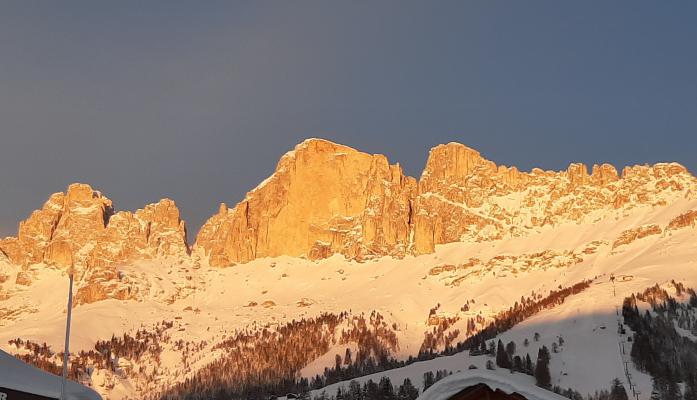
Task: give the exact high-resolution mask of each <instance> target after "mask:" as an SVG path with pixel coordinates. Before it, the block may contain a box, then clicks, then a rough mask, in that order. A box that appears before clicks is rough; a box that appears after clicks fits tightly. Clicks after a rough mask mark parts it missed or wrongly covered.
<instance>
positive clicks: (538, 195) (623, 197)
mask: <svg viewBox="0 0 697 400" xmlns="http://www.w3.org/2000/svg"><path fill="white" fill-rule="evenodd" d="M695 188H697V182H696V180H695V178H694V177H693V176H692V175H690V173H689V172H688V171H687V170H686V169H685V168H684V167H683V166H681V165H679V164H676V163H661V164H656V165H653V166H648V165H643V166H633V167H627V168H625V169H624V170H623V172H622V175H621V176H620V175H619V174H618V173H617V170H616V169H615V167H613V166H612V165H609V164H602V165H594V166H593V167H592V168H591V172H590V173H589V169H588V167H587V166H586V165H585V164H581V163H573V164H570V165H569V167H568V168H567V169H566V170H565V171H560V172H554V171H543V170H541V169H538V168H535V169H533V170H532V171H531V172H521V171H519V170H518V169H517V168H516V167H507V166H503V165H496V164H495V163H494V162H492V161H490V160H487V159H485V158H484V157H482V156H481V154H480V153H479V152H478V151H476V150H474V149H471V148H469V147H467V146H464V145H462V144H459V143H448V144H445V145H439V146H436V147H435V148H433V149H432V150H431V151H430V153H429V157H428V161H427V163H426V167H425V169H424V171H423V173H422V175H421V178H420V179H419V181H418V183H417V182H416V180H415V179H413V178H411V177H408V176H405V175H404V174H403V173H402V170H401V168H400V167H399V165H391V164H389V162H388V161H387V159H386V158H385V157H384V156H382V155H371V154H367V153H362V152H359V151H357V150H355V149H352V148H350V147H346V146H342V145H338V144H335V143H332V142H328V141H325V140H320V139H310V140H307V141H305V142H303V143H301V144H299V145H298V146H297V147H296V148H295V150H294V151H291V152H289V153H287V154H286V155H284V156H283V157H282V158H281V160H280V161H279V163H278V166H277V168H276V171H275V172H274V173H273V174H272V175H271V176H270V177H269V178H268V179H267V180H266V181H264V182H263V183H261V184H260V185H259V186H258V187H257V188H256V189H254V190H252V191H251V192H249V193H248V194H247V196H246V198H245V199H244V200H243V201H242V202H241V203H239V204H238V205H236V206H235V207H234V208H231V209H229V208H228V207H227V206H226V205H221V208H220V210H219V212H218V214H216V215H214V216H213V217H212V218H211V219H209V220H208V222H206V224H205V225H204V226H203V228H202V229H201V231H200V232H199V234H198V236H197V238H196V244H195V248H196V249H197V250H198V251H200V253H201V254H203V256H204V257H205V258H208V260H209V263H210V265H212V266H225V265H230V264H234V263H236V262H246V261H250V260H253V259H255V258H260V257H274V256H280V255H288V256H304V257H307V258H310V259H318V258H326V257H329V256H331V255H333V254H341V255H344V256H345V257H347V258H350V259H357V260H362V259H365V258H370V257H375V256H383V255H389V256H397V257H403V256H406V255H411V254H414V255H418V254H425V253H431V252H433V251H434V250H435V246H436V245H439V244H445V243H452V242H458V241H491V240H499V239H503V238H505V237H515V236H522V235H526V234H529V233H531V232H536V231H539V230H540V229H544V228H545V227H553V226H555V225H558V224H562V223H569V222H575V223H580V222H582V221H584V220H587V219H592V220H594V221H595V220H600V219H603V218H606V217H608V216H611V215H616V214H617V213H628V212H631V210H632V209H634V208H636V207H641V206H649V207H651V206H660V205H665V204H667V202H671V201H675V200H676V199H679V198H683V197H689V196H693V197H694V196H695V194H697V190H695Z"/></svg>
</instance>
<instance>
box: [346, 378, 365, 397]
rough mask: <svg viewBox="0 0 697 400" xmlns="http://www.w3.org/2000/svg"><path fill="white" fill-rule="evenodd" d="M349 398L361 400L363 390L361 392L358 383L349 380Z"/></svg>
mask: <svg viewBox="0 0 697 400" xmlns="http://www.w3.org/2000/svg"><path fill="white" fill-rule="evenodd" d="M347 397H348V399H349V400H363V392H361V385H360V383H358V382H356V381H355V380H354V381H351V382H349V388H348V395H347Z"/></svg>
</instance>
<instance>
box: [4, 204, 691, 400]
mask: <svg viewBox="0 0 697 400" xmlns="http://www.w3.org/2000/svg"><path fill="white" fill-rule="evenodd" d="M695 209H697V201H695V200H688V199H678V200H676V201H674V202H673V203H670V204H667V205H662V206H655V205H654V206H649V205H644V206H637V207H635V208H634V209H633V210H632V212H631V213H627V212H626V211H624V210H620V211H618V212H616V213H614V214H611V215H607V216H605V217H604V218H602V219H599V220H597V221H595V222H589V221H586V222H583V223H580V222H570V223H565V224H560V225H556V226H546V227H544V228H543V229H540V231H539V232H537V233H533V234H529V235H526V236H521V237H511V238H507V239H502V240H496V241H489V242H473V243H451V244H446V245H439V246H438V247H437V248H436V251H435V252H434V253H432V254H425V255H420V256H406V257H404V258H403V259H395V258H391V257H382V258H378V259H375V260H371V261H367V262H363V263H359V262H355V261H347V260H346V259H345V258H344V257H342V256H340V255H334V256H332V257H330V258H328V259H323V260H319V261H310V260H306V259H302V258H292V257H287V256H282V257H277V258H262V259H256V260H253V261H251V262H249V263H246V264H239V265H236V266H234V267H230V268H224V269H218V268H210V267H208V266H207V265H206V264H205V262H204V263H201V264H199V263H197V262H194V261H193V259H192V260H186V259H185V260H182V259H176V258H171V259H167V258H158V259H154V260H149V261H138V262H134V263H131V264H127V265H122V266H119V267H117V270H116V273H117V275H118V282H117V284H118V285H119V286H120V288H122V289H123V290H126V291H127V292H128V293H129V296H128V299H129V300H117V299H106V300H102V301H97V302H93V303H89V304H81V305H79V306H77V308H76V309H75V310H74V314H73V315H74V317H73V344H72V348H73V350H74V351H75V352H79V351H81V350H83V351H88V350H94V348H95V343H96V342H97V341H99V340H110V339H111V338H112V335H115V336H116V337H122V336H123V335H124V334H129V335H131V336H134V337H135V335H136V332H137V331H144V332H155V331H157V332H158V333H157V340H158V344H159V347H161V349H156V350H148V351H145V352H141V353H138V354H135V355H132V356H130V357H128V356H123V355H118V354H107V356H108V358H109V359H108V362H106V364H104V363H95V365H94V370H93V371H91V373H90V374H85V375H84V376H82V377H81V379H82V380H84V381H86V382H90V383H91V384H92V385H93V386H94V388H95V389H96V390H97V391H99V392H100V393H102V394H105V395H106V396H107V397H108V398H110V399H120V398H125V397H130V398H142V397H143V396H144V394H145V393H153V392H156V391H157V390H163V389H166V388H168V387H170V386H171V385H172V384H174V383H176V382H181V381H183V380H184V379H186V378H187V377H192V376H193V374H194V373H195V372H196V371H197V370H199V369H200V368H203V367H204V366H206V365H207V364H209V363H211V362H213V361H215V360H217V359H219V358H220V357H222V356H223V354H224V352H225V351H226V350H225V349H223V348H220V347H216V344H219V343H221V342H222V341H224V340H225V338H228V337H229V336H231V335H233V333H234V332H235V331H239V330H244V329H247V330H248V331H249V332H252V331H255V330H260V329H263V328H265V327H266V328H268V329H271V330H273V329H276V328H277V327H279V326H281V325H284V324H285V323H287V322H289V321H292V320H294V319H295V320H299V319H300V318H303V317H305V318H310V317H316V316H318V315H319V314H321V313H322V312H332V313H335V314H339V313H341V312H344V311H346V312H350V313H351V315H356V316H357V315H360V314H361V313H365V314H366V315H367V314H370V313H371V312H372V311H377V312H379V313H380V314H381V315H382V316H383V317H384V319H385V323H386V326H388V327H390V329H392V330H394V333H395V334H396V337H397V340H398V346H397V348H396V349H395V351H394V355H395V356H396V357H398V358H401V359H405V358H407V357H408V356H410V355H411V356H414V355H416V354H417V353H418V352H419V350H420V348H421V346H422V344H423V341H424V337H425V333H426V332H433V330H434V328H435V327H436V326H438V324H439V323H440V322H442V321H444V320H448V321H449V322H448V327H447V329H446V331H445V333H446V334H447V333H451V334H453V335H455V337H454V339H453V340H454V341H455V342H457V341H461V340H464V339H465V338H466V332H467V324H468V321H469V320H470V319H471V318H477V317H478V316H479V319H478V322H477V323H476V329H481V328H482V327H483V326H485V324H486V323H488V322H490V321H491V319H492V318H493V317H494V316H495V315H496V314H497V313H498V312H499V311H501V310H504V309H508V308H509V307H511V306H512V305H513V304H514V303H515V302H516V301H520V299H521V297H530V296H531V295H532V294H533V293H534V294H535V295H536V296H539V295H546V294H547V293H549V291H550V290H554V289H557V288H559V287H560V286H562V287H567V286H570V285H573V284H575V283H577V282H580V281H583V280H585V279H594V281H593V285H592V286H591V288H589V289H588V290H586V291H584V292H582V293H580V294H578V295H575V296H571V297H570V298H568V299H567V301H566V302H565V303H564V304H563V305H560V306H558V307H555V308H553V309H549V310H546V311H543V312H541V313H539V314H537V315H536V316H534V317H533V318H530V319H528V320H526V321H524V322H523V323H521V324H519V325H517V326H516V327H514V328H513V329H512V330H510V331H508V332H506V333H505V334H503V335H502V337H501V338H502V339H503V340H504V341H506V342H507V341H509V340H515V342H516V343H517V347H518V352H523V351H524V352H529V353H530V355H531V357H534V354H536V352H537V347H536V346H539V345H541V344H546V345H547V346H550V345H551V342H552V341H554V340H556V338H557V337H558V336H559V335H562V336H563V338H564V339H565V344H564V345H563V346H562V347H561V350H560V352H559V353H554V354H553V355H552V360H551V369H552V372H553V383H554V384H557V385H559V386H562V387H571V388H574V389H576V390H579V391H581V392H582V393H589V392H593V391H595V390H596V389H600V388H606V387H607V386H608V385H609V382H610V380H611V379H612V378H614V377H619V378H622V356H621V355H620V354H619V346H618V340H619V338H618V336H617V334H616V326H617V318H618V317H617V315H616V307H618V306H621V302H622V299H623V298H624V297H625V296H628V295H630V294H631V293H633V292H637V291H641V290H643V289H644V288H646V287H647V286H651V285H653V284H654V283H657V282H658V283H665V282H668V281H670V280H671V279H674V280H676V281H680V282H684V283H685V285H686V286H692V287H697V240H696V239H697V229H695V227H694V226H693V225H692V224H690V223H688V224H677V223H674V221H675V220H676V218H677V217H679V216H680V215H684V214H685V213H686V212H688V211H690V210H695ZM671 222H673V223H672V224H671ZM653 225H655V226H656V227H657V228H647V227H651V226H653ZM683 225H684V226H683ZM640 228H641V229H640ZM0 273H1V274H2V276H3V277H4V278H2V280H1V281H2V284H1V286H0V347H1V348H2V349H4V350H5V351H8V352H10V353H14V354H26V353H28V352H29V350H27V349H26V348H24V347H22V346H17V345H15V344H10V343H9V341H10V340H11V339H14V338H21V339H24V340H31V341H33V342H37V343H43V342H46V343H47V344H48V345H49V346H51V348H52V349H53V350H54V351H55V352H57V351H60V349H61V348H62V340H63V339H62V337H63V329H64V318H65V296H66V290H67V277H66V276H65V272H64V271H63V270H61V269H58V268H52V267H49V266H46V265H43V264H35V265H33V266H31V267H29V268H26V269H23V268H21V267H18V266H13V265H9V264H6V263H5V264H4V265H2V266H0ZM612 274H614V276H615V277H617V279H616V283H615V293H614V294H613V288H612V284H611V283H610V281H609V279H610V276H611V275H612ZM24 278H28V281H29V282H30V284H28V285H26V284H24V283H25V281H24ZM84 284H86V282H77V286H78V288H80V287H81V285H84ZM78 290H79V289H78ZM465 305H467V307H465ZM431 310H434V311H433V312H432V311H431ZM163 322H164V323H163ZM603 326H604V327H605V328H604V329H603V328H602V327H603ZM456 331H458V332H456ZM534 332H538V333H539V334H540V336H541V338H540V341H539V342H534V340H533V338H532V337H533V334H534ZM339 336H340V329H339V330H337V331H336V332H335V339H337V340H335V341H334V343H333V344H332V345H331V346H330V348H329V349H328V351H327V352H325V354H324V355H323V356H321V357H317V359H316V360H313V361H311V362H309V363H308V365H306V366H305V368H304V369H303V370H302V374H304V375H305V376H313V375H315V374H317V373H319V372H321V371H322V370H323V369H324V367H330V366H333V365H334V361H335V360H334V358H335V355H336V354H339V355H341V356H343V355H344V352H345V350H346V348H347V347H349V348H351V347H352V346H355V343H342V342H341V340H338V337H339ZM524 338H529V340H530V345H529V349H528V348H525V347H524V346H523V344H522V342H523V340H524ZM184 343H186V344H188V346H184V345H183V344H184ZM442 346H443V344H442V343H441V344H440V347H441V348H442ZM187 348H188V350H187ZM194 349H195V350H194ZM354 349H355V347H354ZM487 359H488V358H487V357H486V356H474V357H471V356H469V355H467V354H464V353H460V354H457V355H454V356H451V357H440V358H436V359H434V360H431V361H425V362H419V363H414V364H411V365H409V366H407V367H405V368H402V369H399V370H394V371H390V372H389V373H390V374H396V375H395V379H393V382H395V383H396V382H400V381H401V380H400V379H403V377H407V376H408V377H411V378H412V380H413V381H414V382H415V383H420V382H421V380H422V377H423V372H424V371H427V370H436V369H449V370H453V371H456V370H463V369H466V368H467V367H468V366H469V365H470V364H474V365H477V366H478V367H479V368H484V366H485V363H486V360H487ZM54 361H56V362H58V360H57V359H55V357H54ZM104 365H109V368H105V367H104ZM155 367H156V368H155ZM88 372H89V371H88ZM633 375H634V376H636V377H637V381H638V382H639V383H638V385H639V387H640V388H641V392H642V393H649V392H650V387H649V386H650V381H649V380H648V379H646V378H645V376H644V378H641V377H642V375H641V374H640V373H638V372H637V371H633ZM515 379H526V380H530V379H532V378H530V377H528V376H522V375H521V376H520V377H519V378H518V377H517V378H515ZM647 385H649V386H647ZM332 390H335V387H329V388H327V393H329V394H332Z"/></svg>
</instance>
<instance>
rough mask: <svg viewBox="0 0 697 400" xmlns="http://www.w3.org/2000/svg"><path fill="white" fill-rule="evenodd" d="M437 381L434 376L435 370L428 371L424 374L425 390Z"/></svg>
mask: <svg viewBox="0 0 697 400" xmlns="http://www.w3.org/2000/svg"><path fill="white" fill-rule="evenodd" d="M434 383H436V378H435V376H433V371H428V372H426V373H425V374H424V391H426V389H428V388H430V387H431V386H433V384H434Z"/></svg>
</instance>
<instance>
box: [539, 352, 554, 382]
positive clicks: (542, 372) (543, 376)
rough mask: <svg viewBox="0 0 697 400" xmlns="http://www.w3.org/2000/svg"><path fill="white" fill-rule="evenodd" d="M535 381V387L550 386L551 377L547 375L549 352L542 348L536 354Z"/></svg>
mask: <svg viewBox="0 0 697 400" xmlns="http://www.w3.org/2000/svg"><path fill="white" fill-rule="evenodd" d="M535 381H536V383H537V386H540V387H543V388H549V387H551V385H552V376H551V375H550V373H549V350H547V347H545V346H542V348H541V349H540V350H539V351H538V353H537V364H536V365H535Z"/></svg>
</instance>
